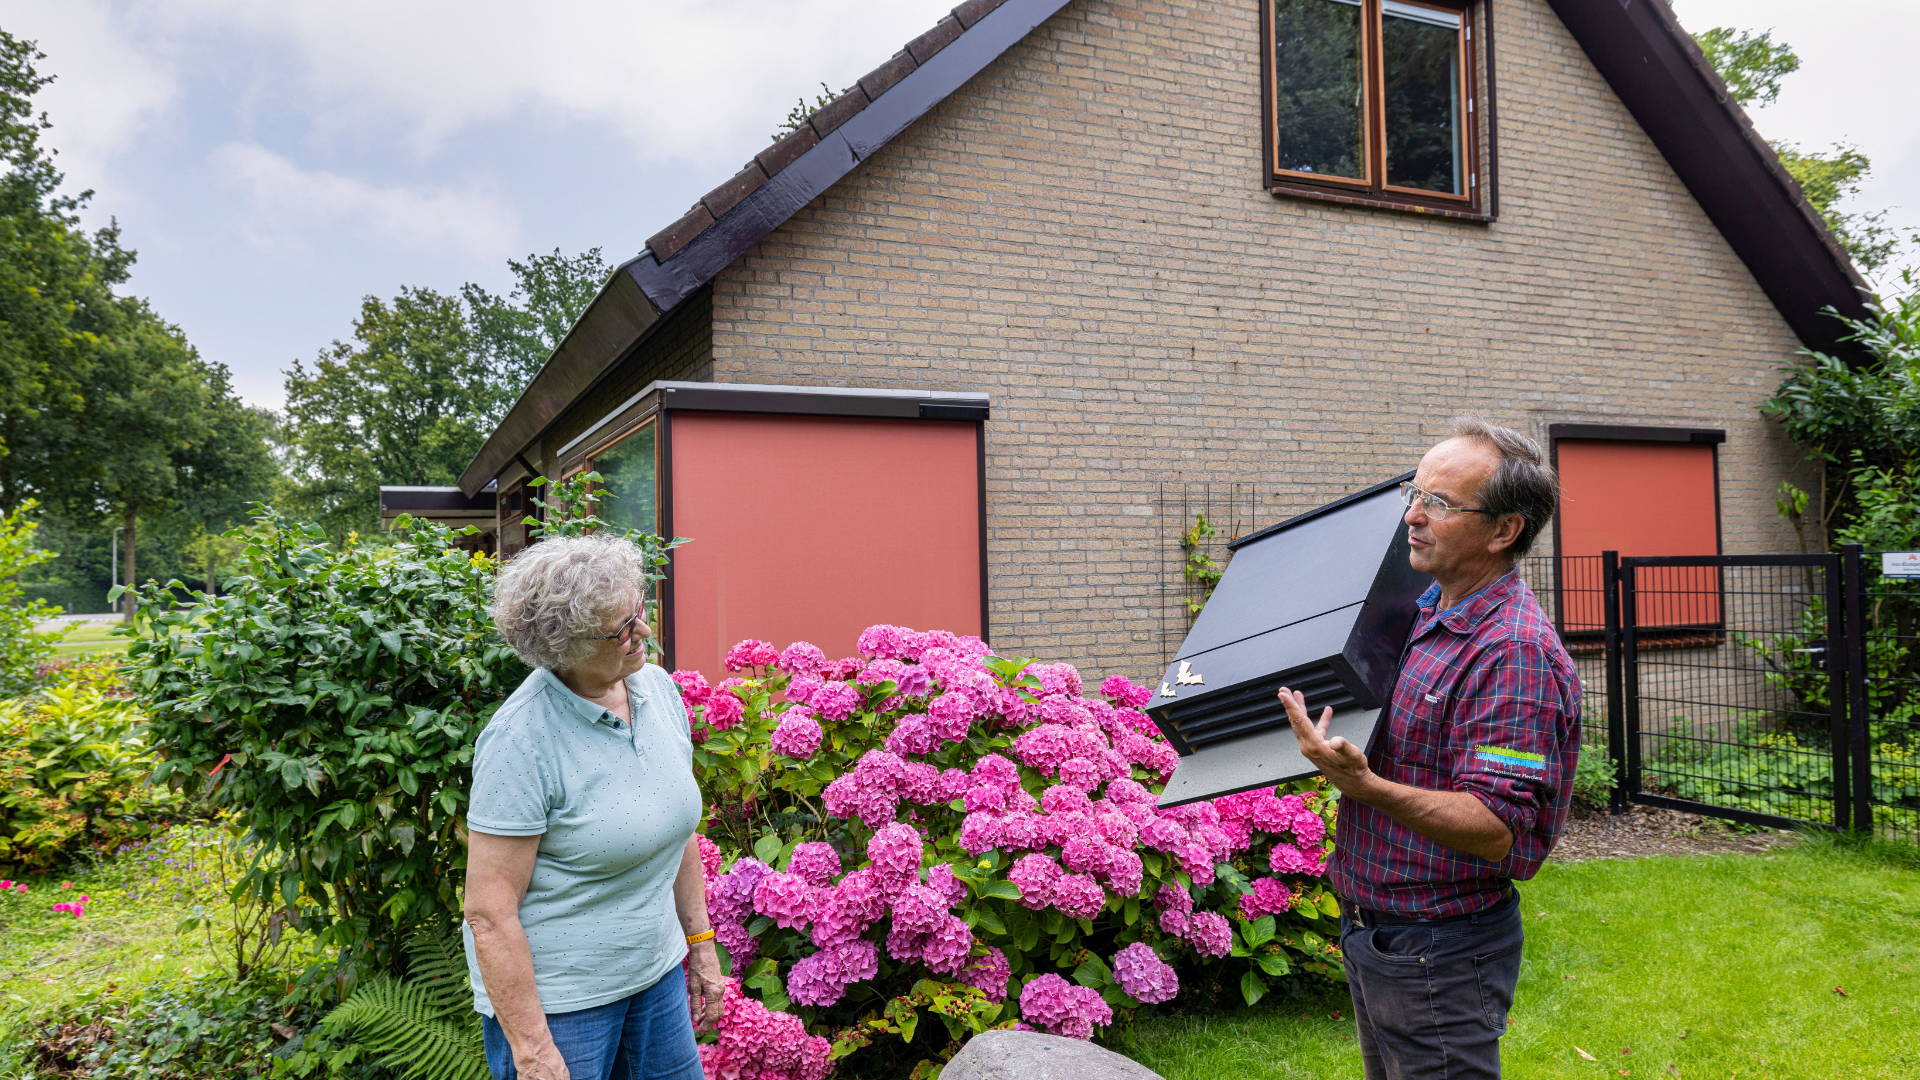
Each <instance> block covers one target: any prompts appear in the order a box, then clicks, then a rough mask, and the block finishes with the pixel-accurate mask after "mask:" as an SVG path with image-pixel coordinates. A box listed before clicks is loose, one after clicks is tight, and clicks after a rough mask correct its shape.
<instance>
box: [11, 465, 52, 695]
mask: <svg viewBox="0 0 1920 1080" xmlns="http://www.w3.org/2000/svg"><path fill="white" fill-rule="evenodd" d="M34 506H35V503H34V502H33V500H31V499H29V500H27V501H26V502H23V503H21V504H20V505H19V506H18V507H16V508H15V509H14V511H13V513H11V514H8V515H6V516H5V517H0V697H5V696H10V695H13V694H23V693H25V692H27V691H28V690H30V689H32V688H33V685H34V676H35V672H36V669H38V668H39V667H40V665H41V664H43V663H45V662H46V659H47V658H48V657H49V656H52V655H53V644H54V642H56V641H59V640H60V635H59V634H57V633H35V632H34V629H33V628H34V626H35V625H37V624H39V623H41V622H44V621H46V620H47V619H50V618H52V617H53V616H55V615H58V614H60V609H59V608H57V607H54V606H53V605H51V604H48V603H46V602H45V601H43V600H27V599H25V596H26V592H25V590H24V589H22V588H21V586H20V578H19V575H20V572H21V571H22V570H25V569H26V568H28V567H30V566H38V565H39V564H41V563H43V562H46V561H47V560H48V559H51V558H53V557H54V553H53V552H51V551H42V550H40V549H39V548H36V547H34V546H33V536H34V533H35V532H36V531H38V530H39V528H40V526H39V525H38V524H37V523H36V522H32V521H28V520H27V515H28V514H29V513H31V512H32V511H33V508H34Z"/></svg>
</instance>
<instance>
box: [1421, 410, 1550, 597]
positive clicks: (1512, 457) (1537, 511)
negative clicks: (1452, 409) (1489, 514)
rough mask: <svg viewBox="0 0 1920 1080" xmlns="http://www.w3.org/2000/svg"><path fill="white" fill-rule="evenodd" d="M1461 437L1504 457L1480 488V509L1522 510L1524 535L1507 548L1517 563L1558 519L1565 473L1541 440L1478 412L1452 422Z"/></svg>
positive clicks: (1451, 428)
mask: <svg viewBox="0 0 1920 1080" xmlns="http://www.w3.org/2000/svg"><path fill="white" fill-rule="evenodd" d="M1447 430H1448V431H1449V432H1450V433H1451V434H1452V436H1453V437H1454V438H1456V439H1468V440H1470V441H1472V442H1477V443H1479V444H1480V445H1482V446H1487V447H1491V448H1492V449H1493V451H1494V452H1495V453H1497V454H1499V455H1500V467H1499V468H1497V469H1495V470H1494V473H1493V478H1492V479H1491V480H1488V481H1487V482H1486V485H1485V486H1484V487H1482V488H1481V489H1480V508H1481V509H1483V510H1491V511H1493V512H1494V513H1496V514H1519V515H1520V517H1521V520H1522V521H1523V522H1524V524H1522V525H1521V526H1520V538H1519V539H1517V540H1515V541H1514V542H1513V546H1512V547H1509V548H1508V549H1507V554H1508V556H1509V557H1511V558H1512V559H1513V561H1515V562H1519V561H1520V560H1521V559H1524V558H1526V557H1527V551H1528V550H1529V549H1531V548H1532V547H1533V541H1534V538H1535V537H1538V536H1539V535H1540V530H1541V529H1544V528H1546V527H1547V522H1548V521H1550V520H1552V519H1553V512H1554V511H1555V510H1556V509H1558V508H1559V506H1560V477H1559V476H1558V475H1556V474H1555V473H1554V471H1553V466H1552V465H1550V464H1548V463H1547V455H1546V454H1544V453H1542V452H1541V450H1540V444H1539V443H1536V442H1534V441H1533V440H1532V439H1529V438H1527V437H1526V436H1525V435H1522V434H1520V433H1519V432H1517V431H1515V430H1513V429H1512V428H1506V427H1500V426H1499V425H1497V424H1489V423H1487V422H1486V421H1485V420H1482V419H1480V418H1479V417H1475V416H1456V417H1454V418H1453V419H1452V420H1450V421H1448V422H1447Z"/></svg>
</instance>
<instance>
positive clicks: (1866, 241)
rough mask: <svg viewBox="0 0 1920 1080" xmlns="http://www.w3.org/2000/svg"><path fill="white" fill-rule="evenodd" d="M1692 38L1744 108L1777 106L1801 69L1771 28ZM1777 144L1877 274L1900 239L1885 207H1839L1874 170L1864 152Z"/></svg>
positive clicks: (1808, 192)
mask: <svg viewBox="0 0 1920 1080" xmlns="http://www.w3.org/2000/svg"><path fill="white" fill-rule="evenodd" d="M1693 40H1694V41H1695V42H1697V43H1698V44H1699V46H1700V51H1701V52H1702V53H1704V54H1705V55H1706V58H1707V62H1708V63H1709V64H1712V65H1713V70H1714V71H1715V72H1716V73H1718V74H1719V76H1720V78H1721V79H1722V80H1724V81H1725V82H1726V84H1727V90H1728V92H1729V93H1731V94H1732V95H1733V99H1734V100H1735V101H1737V102H1739V103H1740V106H1741V107H1742V108H1751V107H1753V106H1755V105H1759V106H1760V107H1762V108H1764V107H1765V106H1768V105H1771V104H1773V103H1774V102H1775V101H1776V100H1778V99H1779V97H1780V80H1781V79H1783V78H1785V77H1787V76H1788V75H1791V74H1793V73H1794V72H1796V71H1798V70H1800V57H1799V56H1797V55H1795V53H1794V51H1793V47H1792V46H1791V45H1788V44H1787V43H1786V42H1784V41H1775V40H1773V31H1771V30H1763V31H1760V32H1759V33H1757V34H1756V33H1753V32H1751V31H1747V30H1735V29H1733V28H1732V27H1729V26H1716V27H1714V28H1713V29H1711V30H1707V31H1704V32H1702V33H1698V34H1695V35H1693ZM1772 146H1773V149H1774V152H1775V153H1777V154H1779V155H1780V164H1782V165H1784V166H1786V170H1787V174H1788V175H1790V176H1792V177H1793V179H1794V182H1795V183H1797V184H1799V185H1800V191H1801V193H1802V194H1804V195H1805V196H1806V197H1807V202H1808V204H1809V205H1811V206H1812V207H1813V208H1814V209H1815V210H1817V211H1819V213H1820V217H1821V218H1822V219H1824V220H1825V221H1826V223H1827V228H1828V229H1830V230H1831V231H1832V232H1833V236H1834V239H1836V240H1838V241H1840V246H1841V247H1843V248H1845V249H1846V252H1847V254H1848V255H1849V256H1850V257H1852V259H1853V261H1854V264H1855V265H1856V266H1858V267H1860V269H1862V270H1864V271H1866V272H1867V273H1872V272H1874V271H1875V270H1878V269H1879V268H1880V267H1882V266H1885V265H1886V264H1887V262H1888V260H1890V259H1892V258H1893V255H1894V252H1895V251H1896V250H1897V249H1898V248H1899V246H1900V239H1899V236H1898V235H1897V234H1896V233H1895V232H1894V231H1893V230H1892V229H1890V228H1888V227H1887V226H1886V225H1885V224H1884V222H1885V219H1886V211H1884V210H1882V211H1879V212H1877V213H1871V214H1869V213H1848V212H1846V211H1844V210H1841V209H1840V208H1839V204H1840V202H1841V201H1842V200H1844V199H1846V198H1847V197H1848V196H1851V195H1854V194H1857V193H1858V192H1859V190H1860V185H1861V184H1863V183H1865V182H1866V180H1867V177H1868V174H1869V173H1870V172H1871V170H1872V168H1873V163H1872V162H1870V161H1868V160H1867V156H1866V155H1865V154H1862V153H1861V152H1860V151H1859V150H1858V149H1856V148H1854V147H1851V146H1846V145H1844V144H1840V143H1836V144H1834V147H1833V153H1832V154H1830V155H1827V154H1814V153H1808V152H1805V151H1803V150H1801V149H1800V148H1799V147H1797V146H1795V145H1793V144H1792V143H1787V142H1774V143H1773V144H1772Z"/></svg>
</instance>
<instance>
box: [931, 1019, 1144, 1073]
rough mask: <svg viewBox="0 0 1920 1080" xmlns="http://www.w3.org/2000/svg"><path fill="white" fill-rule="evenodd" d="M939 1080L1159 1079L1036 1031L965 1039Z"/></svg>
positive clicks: (1087, 1046) (1123, 1060)
mask: <svg viewBox="0 0 1920 1080" xmlns="http://www.w3.org/2000/svg"><path fill="white" fill-rule="evenodd" d="M940 1080H1161V1077H1160V1074H1159V1073H1157V1072H1154V1071H1153V1070H1152V1069H1149V1068H1147V1067H1146V1066H1145V1065H1142V1064H1140V1063H1139V1062H1137V1061H1135V1060H1133V1059H1132V1058H1127V1057H1122V1056H1120V1055H1119V1054H1116V1053H1114V1052H1113V1051H1111V1050H1104V1049H1102V1048H1100V1047H1098V1046H1095V1045H1093V1044H1092V1043H1090V1042H1082V1041H1081V1040H1079V1039H1067V1038H1062V1037H1061V1036H1058V1035H1042V1034H1041V1033H1039V1032H1037V1031H987V1032H982V1033H980V1034H978V1035H975V1036H974V1037H973V1038H972V1039H970V1040H968V1042H967V1045H965V1046H963V1047H961V1048H960V1052H959V1053H957V1054H955V1055H953V1060H952V1061H949V1062H947V1066H946V1068H944V1069H941V1070H940Z"/></svg>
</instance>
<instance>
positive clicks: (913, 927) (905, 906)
mask: <svg viewBox="0 0 1920 1080" xmlns="http://www.w3.org/2000/svg"><path fill="white" fill-rule="evenodd" d="M946 917H947V898H946V897H945V896H943V895H941V894H940V893H938V892H936V891H934V890H933V889H930V888H928V887H926V886H925V885H909V886H908V887H906V888H904V889H902V890H900V892H899V895H897V896H895V897H894V898H893V925H894V927H895V928H896V929H899V930H905V931H907V932H909V933H914V934H931V933H933V932H934V930H935V929H937V928H938V927H939V926H940V922H941V920H943V919H945V918H946Z"/></svg>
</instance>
